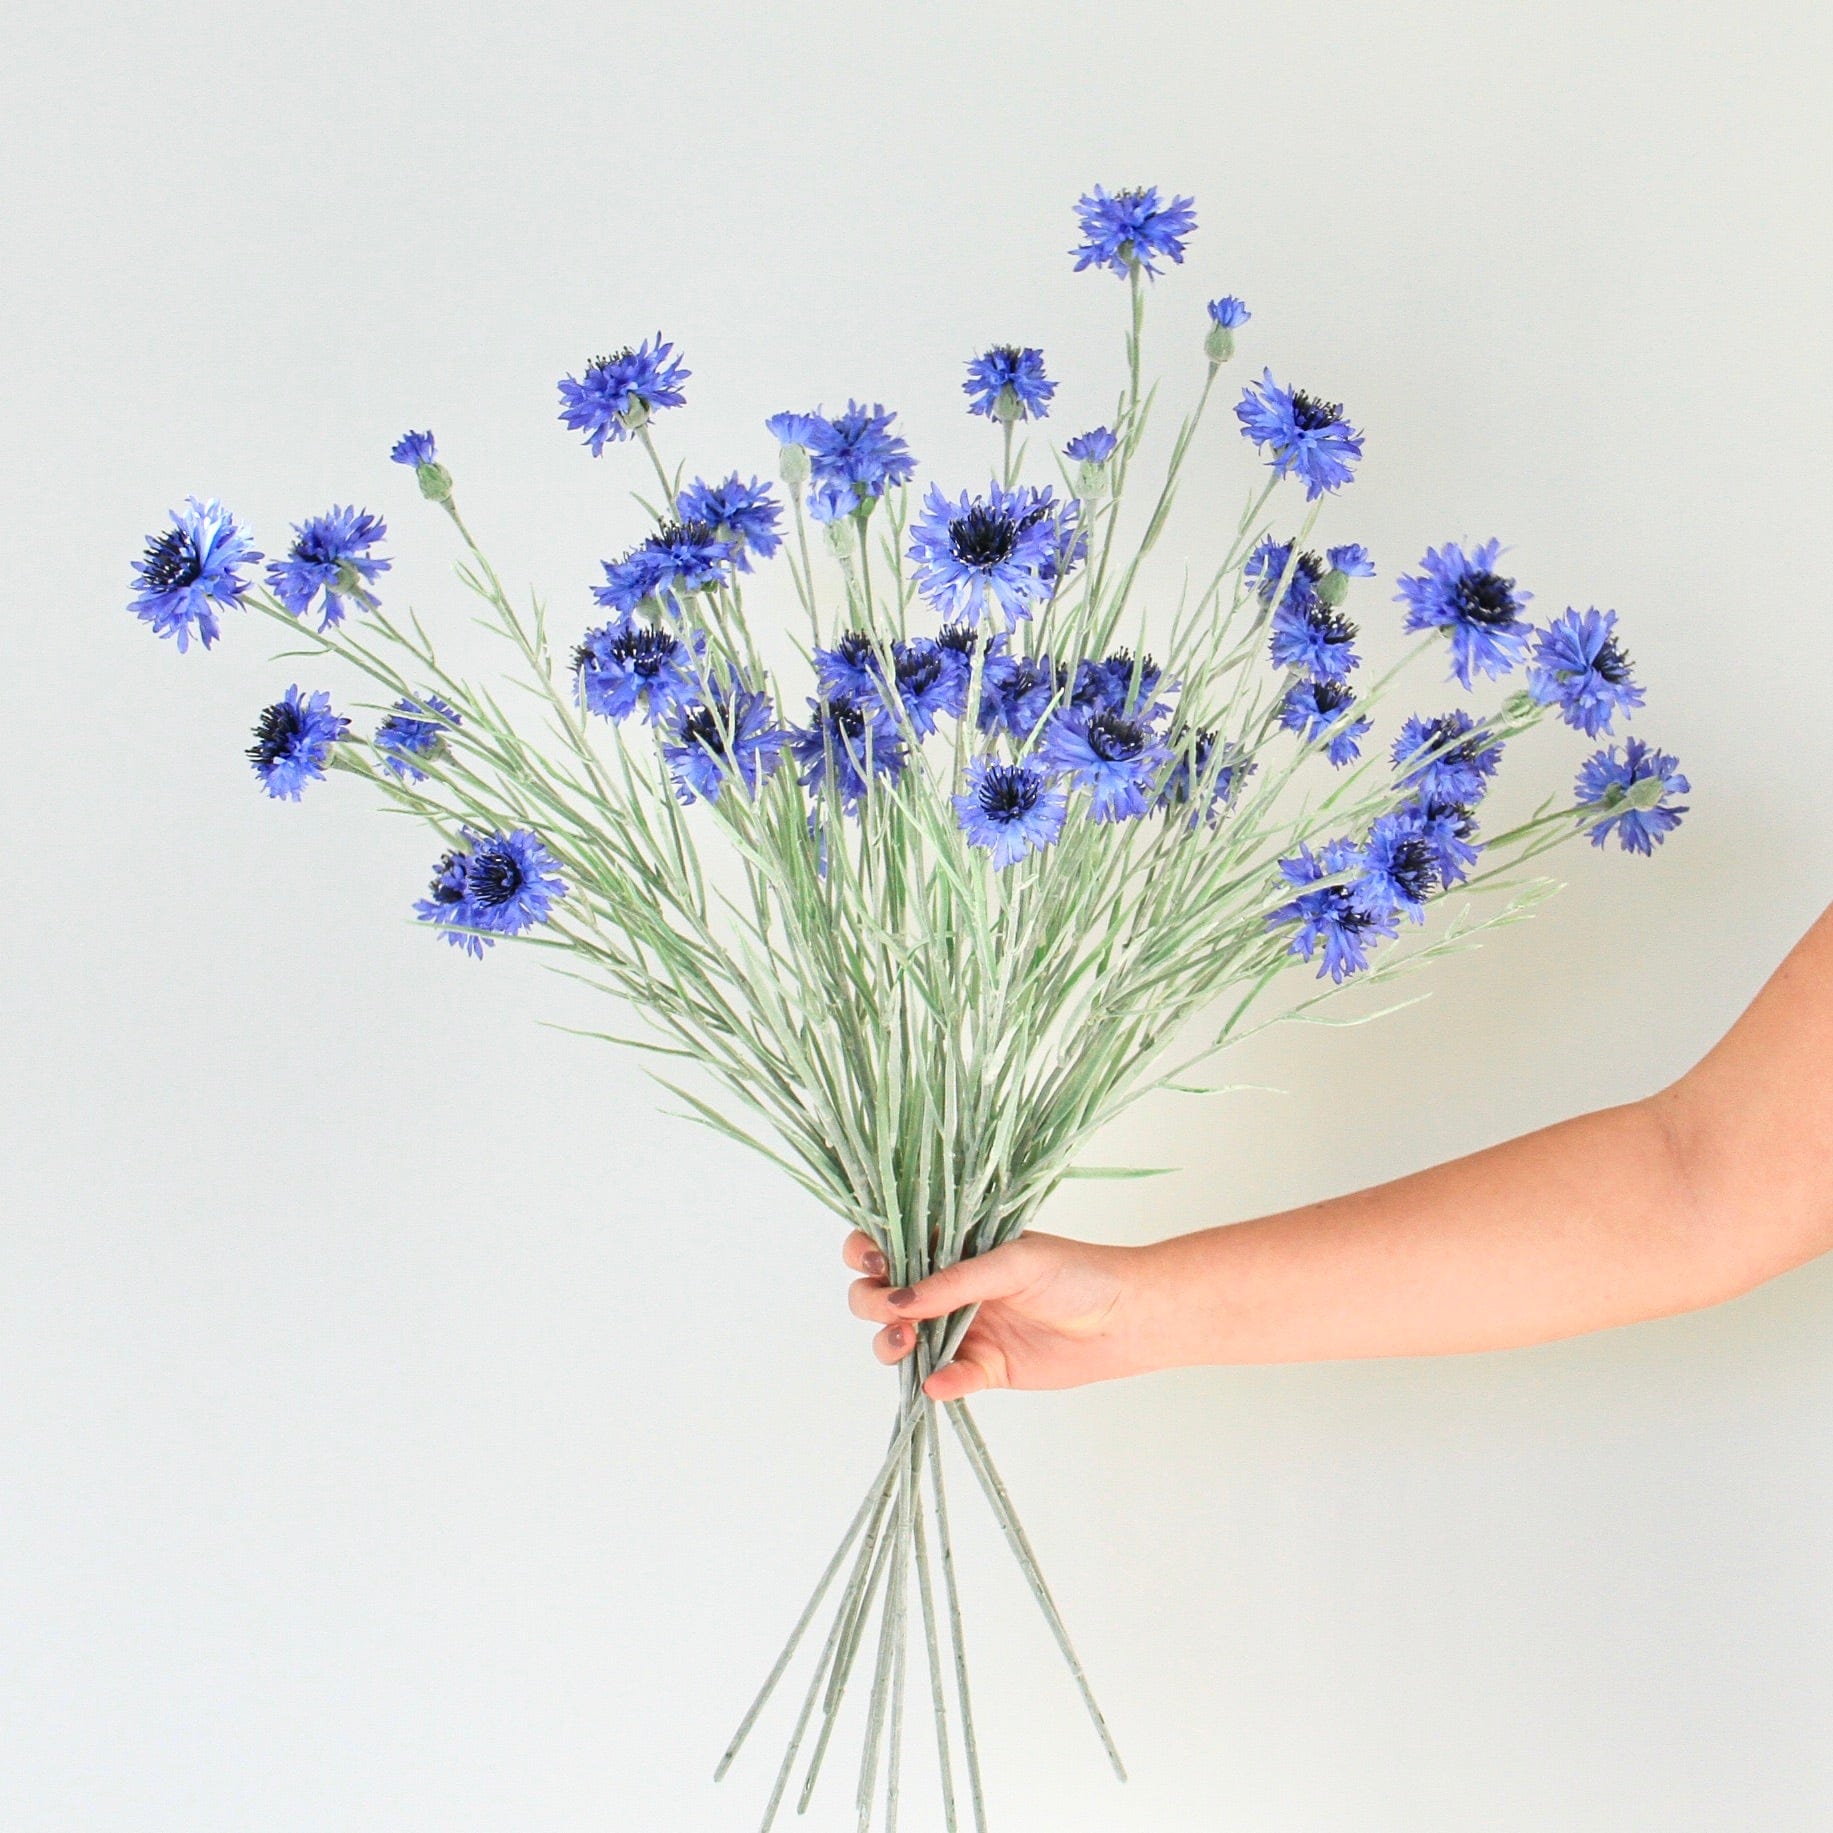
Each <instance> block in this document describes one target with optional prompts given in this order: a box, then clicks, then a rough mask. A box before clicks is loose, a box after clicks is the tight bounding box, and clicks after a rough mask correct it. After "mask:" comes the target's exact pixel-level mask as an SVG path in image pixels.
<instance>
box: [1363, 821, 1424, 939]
mask: <svg viewBox="0 0 1833 1833" xmlns="http://www.w3.org/2000/svg"><path fill="white" fill-rule="evenodd" d="M1437 888H1438V856H1437V853H1436V851H1435V849H1434V848H1433V846H1432V843H1431V842H1430V841H1429V840H1427V838H1426V837H1425V835H1424V834H1422V833H1421V832H1420V830H1419V823H1418V821H1417V820H1416V819H1415V818H1414V816H1413V814H1412V812H1411V811H1410V810H1405V809H1397V810H1396V811H1395V812H1393V813H1392V814H1386V815H1383V816H1382V817H1381V818H1380V820H1378V821H1377V822H1376V823H1375V824H1374V826H1373V827H1371V828H1370V829H1369V831H1368V839H1367V840H1366V841H1365V842H1364V843H1363V845H1362V848H1361V857H1360V870H1359V871H1358V872H1357V874H1356V878H1355V882H1354V883H1353V884H1352V885H1351V887H1350V896H1351V897H1352V898H1353V899H1354V900H1355V903H1356V905H1357V907H1358V908H1359V909H1362V910H1366V911H1367V912H1368V913H1369V914H1370V915H1371V916H1375V917H1403V916H1404V917H1410V918H1411V919H1412V920H1413V921H1414V922H1415V923H1423V922H1424V921H1425V920H1426V900H1427V899H1428V898H1429V897H1430V896H1431V895H1432V893H1433V892H1434V891H1435V890H1436V889H1437Z"/></svg>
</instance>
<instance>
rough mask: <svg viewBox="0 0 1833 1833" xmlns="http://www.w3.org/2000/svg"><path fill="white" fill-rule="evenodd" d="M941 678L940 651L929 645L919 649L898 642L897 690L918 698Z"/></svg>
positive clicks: (911, 698)
mask: <svg viewBox="0 0 1833 1833" xmlns="http://www.w3.org/2000/svg"><path fill="white" fill-rule="evenodd" d="M941 679H942V652H941V651H940V650H939V649H936V648H934V647H932V646H930V645H927V644H926V645H925V646H924V647H922V648H921V649H917V648H913V647H911V646H910V645H908V644H902V643H900V644H899V645H898V651H897V687H898V692H899V693H900V694H902V695H904V696H905V697H906V698H907V699H910V700H920V699H922V697H923V696H924V695H925V694H927V693H928V692H929V691H930V690H931V689H932V688H934V687H935V685H936V684H937V682H939V681H940V680H941Z"/></svg>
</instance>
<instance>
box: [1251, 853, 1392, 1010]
mask: <svg viewBox="0 0 1833 1833" xmlns="http://www.w3.org/2000/svg"><path fill="white" fill-rule="evenodd" d="M1361 868H1362V854H1361V851H1360V849H1358V848H1357V847H1356V845H1355V844H1354V843H1353V842H1352V841H1348V840H1327V841H1326V842H1325V843H1324V845H1323V846H1322V848H1320V849H1319V851H1317V852H1316V853H1313V852H1312V850H1311V849H1310V848H1309V847H1308V846H1301V847H1300V848H1299V849H1298V851H1297V853H1295V854H1294V855H1293V856H1292V858H1290V859H1282V860H1281V861H1280V862H1279V870H1280V874H1281V876H1282V877H1283V878H1284V879H1285V881H1286V883H1287V884H1288V885H1291V886H1292V887H1294V888H1295V889H1297V890H1298V892H1299V895H1298V896H1297V897H1295V898H1294V899H1293V900H1292V901H1291V903H1289V904H1282V905H1280V907H1279V908H1278V909H1277V910H1272V911H1269V912H1268V913H1267V926H1268V927H1269V928H1270V929H1278V928H1280V927H1281V926H1282V925H1284V924H1286V923H1296V924H1297V925H1298V933H1297V934H1296V935H1294V936H1293V938H1292V950H1291V952H1292V953H1293V954H1295V955H1298V956H1300V957H1302V958H1303V959H1304V960H1306V961H1309V960H1310V959H1311V958H1312V957H1313V956H1314V955H1316V954H1317V953H1318V952H1319V950H1320V949H1321V950H1322V951H1323V956H1324V959H1323V962H1322V964H1321V965H1320V966H1319V968H1318V971H1317V977H1318V978H1319V979H1320V980H1322V979H1323V978H1324V976H1325V975H1326V974H1328V975H1329V976H1330V978H1331V979H1332V980H1334V981H1337V982H1338V983H1339V984H1340V983H1341V982H1342V981H1345V980H1347V979H1348V978H1349V976H1350V975H1351V974H1359V973H1360V972H1361V971H1362V970H1363V969H1364V968H1365V967H1367V966H1368V950H1369V947H1370V945H1371V944H1372V943H1374V942H1376V941H1379V940H1383V939H1385V938H1387V937H1391V936H1393V935H1394V934H1396V933H1397V931H1396V927H1395V924H1394V919H1393V918H1392V917H1391V916H1384V915H1381V914H1379V913H1378V912H1375V911H1371V910H1369V909H1367V908H1365V907H1364V906H1363V905H1361V904H1359V903H1358V902H1357V901H1356V898H1355V896H1354V894H1353V892H1352V891H1351V888H1350V886H1349V884H1348V883H1340V884H1327V885H1322V886H1321V888H1319V889H1315V890H1307V889H1305V887H1307V886H1319V885H1320V881H1322V880H1324V879H1344V880H1347V879H1350V878H1353V877H1354V876H1355V874H1357V873H1358V872H1359V871H1360V870H1361Z"/></svg>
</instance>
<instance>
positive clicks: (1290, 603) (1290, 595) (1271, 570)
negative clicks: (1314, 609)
mask: <svg viewBox="0 0 1833 1833" xmlns="http://www.w3.org/2000/svg"><path fill="white" fill-rule="evenodd" d="M1288 566H1290V567H1291V569H1292V577H1291V578H1290V579H1289V580H1287V581H1286V589H1285V593H1284V594H1283V596H1282V597H1281V598H1280V601H1279V603H1280V608H1281V609H1282V610H1288V611H1299V610H1302V609H1304V607H1305V606H1307V605H1310V604H1313V603H1315V602H1316V601H1317V595H1318V592H1317V589H1318V583H1319V581H1321V580H1322V579H1323V577H1324V571H1325V569H1324V563H1323V561H1321V560H1320V559H1319V558H1318V557H1317V555H1316V554H1311V553H1304V554H1300V555H1299V557H1298V558H1297V559H1296V560H1294V559H1293V558H1292V543H1291V542H1290V541H1275V540H1274V539H1273V537H1272V536H1271V535H1268V536H1267V537H1266V538H1265V539H1264V540H1263V541H1262V542H1261V543H1260V545H1259V546H1258V547H1256V548H1255V549H1254V551H1253V552H1252V553H1251V554H1249V555H1248V557H1247V561H1246V564H1245V565H1244V566H1243V567H1242V569H1241V576H1242V577H1243V578H1244V579H1245V580H1246V581H1247V582H1248V584H1249V585H1251V586H1252V587H1253V588H1254V590H1255V593H1256V594H1257V596H1258V597H1259V599H1260V602H1261V603H1262V604H1263V605H1268V606H1270V605H1271V604H1272V602H1273V594H1274V593H1275V592H1277V591H1278V590H1279V582H1280V581H1281V580H1282V579H1285V578H1286V568H1287V567H1288Z"/></svg>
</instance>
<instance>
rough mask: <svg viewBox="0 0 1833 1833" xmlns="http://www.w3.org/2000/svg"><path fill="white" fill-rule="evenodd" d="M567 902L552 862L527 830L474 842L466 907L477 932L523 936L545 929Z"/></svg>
mask: <svg viewBox="0 0 1833 1833" xmlns="http://www.w3.org/2000/svg"><path fill="white" fill-rule="evenodd" d="M565 896H566V885H565V884H564V883H563V882H562V880H561V877H560V870H559V866H558V865H557V863H556V862H555V859H554V856H553V855H552V854H551V853H550V852H549V851H548V850H547V848H546V847H544V846H543V845H542V844H541V842H540V841H539V840H537V839H536V838H535V836H534V835H533V834H531V833H530V832H529V831H528V829H527V828H525V827H518V828H516V829H514V830H513V831H512V832H510V833H507V834H491V835H488V836H487V837H485V838H482V839H477V838H474V839H473V840H472V842H471V860H470V863H469V864H468V865H467V866H466V868H465V904H466V907H467V909H468V910H469V912H470V922H471V923H472V925H473V926H474V927H475V928H478V929H487V930H490V931H492V932H493V933H495V934H497V935H500V936H519V935H520V934H521V933H522V932H523V930H525V929H532V928H533V927H534V926H535V925H536V924H537V923H545V922H546V921H547V919H548V918H549V916H551V915H552V914H553V908H554V906H555V905H556V904H557V903H559V902H560V900H561V899H562V898H563V897H565Z"/></svg>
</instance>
